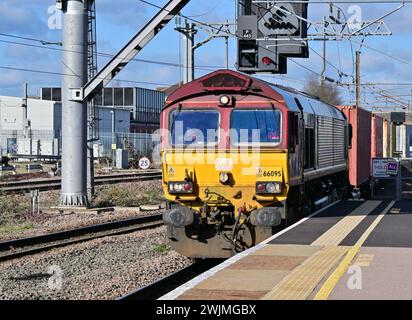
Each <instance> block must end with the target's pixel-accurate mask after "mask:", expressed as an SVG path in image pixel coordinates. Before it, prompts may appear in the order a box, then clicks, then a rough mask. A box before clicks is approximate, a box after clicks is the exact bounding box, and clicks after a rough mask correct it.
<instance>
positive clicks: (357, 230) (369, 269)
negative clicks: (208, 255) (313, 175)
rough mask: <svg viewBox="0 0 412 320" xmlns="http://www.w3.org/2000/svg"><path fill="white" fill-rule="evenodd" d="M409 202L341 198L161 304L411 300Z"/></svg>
mask: <svg viewBox="0 0 412 320" xmlns="http://www.w3.org/2000/svg"><path fill="white" fill-rule="evenodd" d="M411 265H412V202H395V201H389V200H388V201H380V200H371V201H341V202H338V203H335V204H332V205H330V206H328V207H326V208H324V209H322V210H320V211H318V212H317V213H315V214H313V215H311V216H309V217H307V218H305V219H302V220H300V221H299V222H297V223H296V224H294V225H292V226H290V227H289V228H287V229H285V230H283V231H281V232H280V233H277V234H276V235H274V236H272V237H271V238H270V239H267V240H266V241H265V242H263V243H261V244H259V245H257V246H256V247H253V248H251V249H249V250H247V251H245V252H242V253H239V254H238V255H236V256H234V257H232V258H230V259H228V260H226V261H225V262H223V263H222V264H220V265H218V266H216V267H214V268H213V269H211V270H209V271H207V272H206V273H204V274H202V275H200V276H198V277H196V278H194V279H193V280H191V281H189V282H188V283H186V284H184V285H183V286H181V287H179V288H177V289H176V290H174V291H172V292H170V293H168V294H166V295H165V296H163V297H161V298H160V299H161V300H254V299H255V300H327V299H332V300H341V299H345V300H346V299H362V300H365V299H411V298H412V272H410V268H411Z"/></svg>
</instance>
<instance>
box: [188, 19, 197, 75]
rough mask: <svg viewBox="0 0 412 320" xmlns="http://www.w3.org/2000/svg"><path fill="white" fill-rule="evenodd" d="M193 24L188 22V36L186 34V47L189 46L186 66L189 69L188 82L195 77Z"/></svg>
mask: <svg viewBox="0 0 412 320" xmlns="http://www.w3.org/2000/svg"><path fill="white" fill-rule="evenodd" d="M195 33H196V31H195V25H194V24H193V23H191V24H190V28H189V36H188V41H189V43H188V47H189V53H188V63H187V65H188V67H189V69H188V70H187V74H188V79H187V80H188V82H191V81H193V80H194V79H195V49H194V46H195Z"/></svg>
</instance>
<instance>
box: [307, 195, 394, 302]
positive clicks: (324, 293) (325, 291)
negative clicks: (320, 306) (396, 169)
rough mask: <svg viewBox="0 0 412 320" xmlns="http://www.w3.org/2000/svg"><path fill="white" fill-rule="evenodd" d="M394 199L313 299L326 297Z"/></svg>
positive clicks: (391, 205) (390, 206) (390, 205)
mask: <svg viewBox="0 0 412 320" xmlns="http://www.w3.org/2000/svg"><path fill="white" fill-rule="evenodd" d="M394 204H395V201H392V202H391V203H390V204H389V205H388V206H387V207H386V208H385V210H383V211H382V213H381V214H379V216H378V217H377V218H376V219H375V220H374V221H373V223H372V224H371V225H370V226H369V228H368V229H367V230H366V231H365V233H364V234H363V235H362V236H361V237H360V238H359V240H358V241H357V242H356V244H355V245H354V246H353V247H352V248H351V249H350V250H349V251H348V253H347V254H346V256H345V258H344V259H343V260H342V262H341V263H340V264H339V266H338V267H337V268H336V270H335V271H334V272H333V273H332V274H331V275H330V276H329V278H328V279H327V280H326V282H325V283H324V284H323V286H322V287H321V288H320V290H319V291H318V293H317V294H316V296H315V298H314V300H326V299H328V297H329V295H330V294H331V293H332V291H333V289H334V288H335V286H336V284H337V283H338V282H339V280H340V279H341V278H342V276H343V275H344V274H345V272H346V270H348V268H349V267H350V265H351V264H352V261H353V259H354V258H355V257H356V255H357V254H358V253H359V250H360V248H361V247H362V245H363V244H364V243H365V241H366V239H367V238H368V237H369V236H370V234H371V233H372V232H373V230H375V228H376V226H377V225H378V224H379V222H381V220H382V219H383V217H384V216H385V215H386V214H387V213H388V212H389V210H390V209H391V208H392V207H393V205H394Z"/></svg>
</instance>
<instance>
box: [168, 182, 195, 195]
mask: <svg viewBox="0 0 412 320" xmlns="http://www.w3.org/2000/svg"><path fill="white" fill-rule="evenodd" d="M168 189H169V193H171V194H184V193H186V194H190V193H193V182H191V181H183V182H169V185H168Z"/></svg>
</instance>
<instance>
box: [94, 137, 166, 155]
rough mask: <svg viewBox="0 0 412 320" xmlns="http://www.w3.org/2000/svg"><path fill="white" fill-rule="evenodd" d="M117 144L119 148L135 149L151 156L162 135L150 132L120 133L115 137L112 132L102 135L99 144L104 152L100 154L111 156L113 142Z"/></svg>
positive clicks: (139, 152)
mask: <svg viewBox="0 0 412 320" xmlns="http://www.w3.org/2000/svg"><path fill="white" fill-rule="evenodd" d="M113 141H114V143H115V144H116V147H117V149H129V148H131V149H133V150H134V151H135V152H136V153H138V154H141V155H145V156H151V155H152V152H153V150H154V149H155V147H156V146H157V145H158V144H159V143H160V136H159V135H157V134H149V133H118V134H116V137H115V138H113V137H112V134H111V133H104V134H101V135H100V139H99V141H98V142H95V143H97V144H100V145H101V146H102V154H101V155H99V156H103V157H110V156H111V152H112V144H113Z"/></svg>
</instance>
